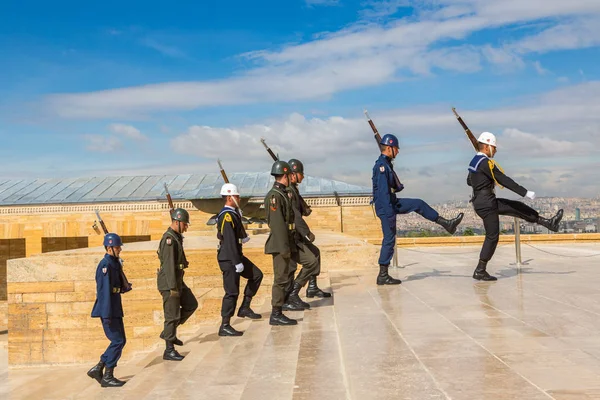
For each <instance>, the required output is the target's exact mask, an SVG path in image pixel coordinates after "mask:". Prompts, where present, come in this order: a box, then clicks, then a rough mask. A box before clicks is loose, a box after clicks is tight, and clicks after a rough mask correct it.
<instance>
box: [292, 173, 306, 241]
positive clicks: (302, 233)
mask: <svg viewBox="0 0 600 400" xmlns="http://www.w3.org/2000/svg"><path fill="white" fill-rule="evenodd" d="M289 189H290V192H291V193H292V209H293V210H294V223H295V224H296V240H302V241H303V242H310V240H308V238H307V236H308V235H310V228H309V227H308V224H307V223H306V221H305V220H304V218H303V217H302V215H303V214H304V210H303V207H304V204H306V203H305V202H304V199H303V198H302V196H300V191H299V190H298V185H297V184H295V183H292V184H291V185H290V187H289Z"/></svg>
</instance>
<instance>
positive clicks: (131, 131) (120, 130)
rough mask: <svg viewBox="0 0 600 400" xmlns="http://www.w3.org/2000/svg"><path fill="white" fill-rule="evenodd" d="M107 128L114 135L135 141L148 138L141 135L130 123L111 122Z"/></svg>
mask: <svg viewBox="0 0 600 400" xmlns="http://www.w3.org/2000/svg"><path fill="white" fill-rule="evenodd" d="M108 129H109V130H110V131H111V132H112V133H114V134H116V135H120V136H124V137H126V138H129V139H133V140H137V141H143V140H148V137H146V136H145V135H143V134H142V133H141V132H140V130H139V129H137V128H136V127H134V126H131V125H125V124H111V125H109V127H108Z"/></svg>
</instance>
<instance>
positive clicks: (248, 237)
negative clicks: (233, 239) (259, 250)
mask: <svg viewBox="0 0 600 400" xmlns="http://www.w3.org/2000/svg"><path fill="white" fill-rule="evenodd" d="M249 241H250V236H246V237H245V238H243V239H242V243H248V242H249Z"/></svg>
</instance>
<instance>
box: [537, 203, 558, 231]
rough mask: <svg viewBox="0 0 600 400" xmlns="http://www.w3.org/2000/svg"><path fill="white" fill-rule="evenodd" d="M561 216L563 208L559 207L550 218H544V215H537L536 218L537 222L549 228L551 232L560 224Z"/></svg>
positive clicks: (556, 229)
mask: <svg viewBox="0 0 600 400" xmlns="http://www.w3.org/2000/svg"><path fill="white" fill-rule="evenodd" d="M562 217H563V209H562V208H561V209H560V210H558V212H557V213H556V215H555V216H554V217H552V218H550V219H547V218H544V217H538V219H537V221H536V222H537V223H538V224H540V225H542V226H544V227H546V228H548V229H549V230H551V231H552V232H558V228H559V226H560V221H561V220H562Z"/></svg>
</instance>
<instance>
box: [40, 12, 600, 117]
mask: <svg viewBox="0 0 600 400" xmlns="http://www.w3.org/2000/svg"><path fill="white" fill-rule="evenodd" d="M382 4H383V5H384V6H385V7H388V9H389V10H388V11H387V12H388V13H390V12H391V11H390V10H392V9H397V7H400V6H403V5H407V4H408V5H411V6H413V7H415V9H416V11H415V14H414V15H412V16H410V17H406V18H402V19H397V20H392V21H386V22H383V23H366V24H365V23H362V24H358V25H354V26H350V27H347V28H345V29H342V30H340V31H338V32H334V33H327V34H323V35H321V36H319V37H318V38H317V39H315V40H312V41H309V42H306V43H302V44H294V45H289V46H285V47H283V48H281V49H279V50H260V51H255V52H250V53H247V54H245V56H246V57H247V58H248V59H249V60H250V61H252V62H254V63H256V65H255V67H254V68H251V69H249V70H248V72H246V73H243V74H240V75H237V76H232V77H229V78H223V79H220V80H213V81H198V82H167V83H160V84H152V85H145V86H137V87H129V88H121V89H112V90H104V91H99V92H91V93H82V94H60V95H54V96H50V97H48V98H47V103H46V104H47V106H48V107H49V108H50V109H51V110H52V111H53V112H55V113H57V114H58V115H60V116H62V117H66V118H117V117H129V118H131V117H137V116H140V115H144V114H147V113H149V112H152V111H157V110H161V111H162V110H174V109H178V110H190V109H194V108H198V107H205V106H219V105H234V104H249V103H259V102H284V101H287V102H289V101H299V100H310V99H312V100H322V99H327V98H328V97H329V96H331V95H333V94H335V93H339V92H342V91H346V90H351V89H357V88H363V87H369V86H373V85H380V84H382V83H385V82H390V81H397V80H401V79H406V78H410V77H412V76H413V75H414V74H417V75H422V74H424V75H427V74H431V73H432V71H435V72H437V71H438V70H450V71H458V72H462V73H471V72H475V71H478V70H480V69H481V68H482V67H483V65H482V63H483V62H484V61H485V62H486V63H491V64H493V65H500V66H501V67H502V68H503V69H506V67H511V68H515V67H517V68H520V67H522V66H523V65H524V64H523V63H524V61H523V59H524V58H525V57H526V56H527V55H528V54H532V53H543V52H548V51H555V50H561V49H574V48H580V47H588V46H593V45H598V44H600V28H599V27H600V1H597V0H571V1H568V2H566V1H564V0H528V1H523V0H501V1H500V0H495V1H492V0H420V1H419V0H416V1H408V2H404V1H400V2H398V1H393V2H386V3H382ZM394 12H395V11H394ZM540 20H544V21H547V24H545V25H544V27H543V28H539V27H538V28H537V31H535V32H534V33H533V34H530V35H529V36H526V37H524V38H522V39H519V40H516V41H514V42H510V43H503V44H501V45H498V44H497V43H482V44H480V45H478V46H472V45H469V44H468V43H467V41H468V39H469V37H470V35H472V34H475V33H478V32H483V31H484V30H489V29H496V28H502V27H513V26H520V25H521V24H523V25H526V26H527V27H528V30H527V32H529V31H531V30H535V29H534V28H532V27H531V24H532V23H534V22H538V21H540ZM540 29H541V30H540ZM455 42H459V43H458V44H457V43H455ZM449 43H452V44H449ZM461 52H463V53H461ZM465 59H469V62H465Z"/></svg>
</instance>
